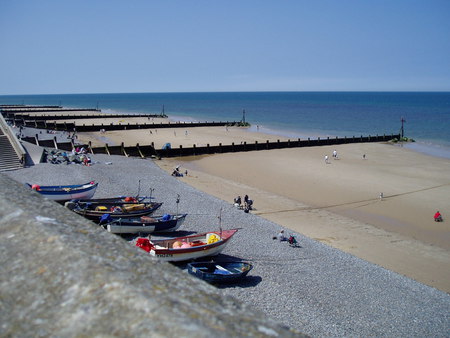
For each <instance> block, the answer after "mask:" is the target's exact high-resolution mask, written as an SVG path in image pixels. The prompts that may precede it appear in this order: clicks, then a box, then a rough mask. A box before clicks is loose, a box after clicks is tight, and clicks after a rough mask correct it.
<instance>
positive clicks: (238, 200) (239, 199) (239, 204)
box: [234, 196, 242, 209]
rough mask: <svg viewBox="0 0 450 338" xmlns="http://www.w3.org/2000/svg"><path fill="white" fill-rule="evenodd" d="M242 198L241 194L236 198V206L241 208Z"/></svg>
mask: <svg viewBox="0 0 450 338" xmlns="http://www.w3.org/2000/svg"><path fill="white" fill-rule="evenodd" d="M241 204H242V200H241V196H238V197H236V198H235V199H234V206H235V207H236V208H239V209H241V208H242V205H241Z"/></svg>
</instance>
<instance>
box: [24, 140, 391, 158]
mask: <svg viewBox="0 0 450 338" xmlns="http://www.w3.org/2000/svg"><path fill="white" fill-rule="evenodd" d="M399 138H400V134H391V135H386V134H384V135H376V136H371V135H368V136H362V135H361V136H357V137H356V136H353V137H335V138H330V137H327V138H317V139H310V138H308V139H304V140H303V139H297V140H286V141H280V140H277V141H276V142H269V141H266V142H264V143H260V142H257V141H255V142H254V143H247V142H242V143H240V144H235V143H232V144H228V145H223V144H221V143H219V144H218V145H209V144H207V145H206V146H196V145H195V144H194V145H193V146H192V147H183V146H181V145H180V147H179V148H171V147H166V148H164V149H156V148H155V146H154V144H153V143H152V144H150V145H140V144H136V145H135V146H125V144H124V142H122V143H121V144H120V145H118V146H111V145H108V144H105V145H104V146H102V147H92V144H91V142H89V144H75V143H74V142H73V141H70V142H58V141H57V138H56V137H54V138H53V139H46V140H41V139H39V134H36V135H35V137H25V138H22V140H24V141H26V142H30V143H33V144H36V145H39V146H41V147H48V148H56V149H60V150H65V151H71V150H72V149H73V148H74V147H75V146H79V147H85V148H86V149H87V150H88V152H89V153H91V154H108V155H122V156H127V157H129V156H132V157H141V158H147V157H157V158H163V157H182V156H197V155H208V154H222V153H232V152H246V151H259V150H272V149H284V148H300V147H316V146H327V145H339V144H348V143H367V142H388V141H391V140H394V139H399Z"/></svg>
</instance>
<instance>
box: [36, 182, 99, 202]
mask: <svg viewBox="0 0 450 338" xmlns="http://www.w3.org/2000/svg"><path fill="white" fill-rule="evenodd" d="M28 186H29V187H30V188H32V187H33V186H32V185H30V184H28ZM97 186H98V183H93V182H89V183H86V184H80V185H61V186H39V187H38V188H37V189H36V191H37V192H38V193H40V194H41V195H42V196H44V197H46V198H48V199H51V200H54V201H58V202H65V201H70V200H72V199H89V198H92V197H93V196H94V194H95V191H96V189H97Z"/></svg>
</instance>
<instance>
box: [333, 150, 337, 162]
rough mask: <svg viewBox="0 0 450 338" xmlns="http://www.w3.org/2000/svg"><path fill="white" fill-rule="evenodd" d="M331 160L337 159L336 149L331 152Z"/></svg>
mask: <svg viewBox="0 0 450 338" xmlns="http://www.w3.org/2000/svg"><path fill="white" fill-rule="evenodd" d="M333 158H334V159H335V160H336V159H337V151H336V149H335V150H333Z"/></svg>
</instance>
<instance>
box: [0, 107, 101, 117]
mask: <svg viewBox="0 0 450 338" xmlns="http://www.w3.org/2000/svg"><path fill="white" fill-rule="evenodd" d="M0 111H1V112H2V113H3V114H6V116H7V117H9V116H11V115H16V114H23V113H26V114H40V113H47V112H78V111H84V112H99V111H101V110H100V109H96V108H62V107H58V106H56V107H52V106H47V107H45V106H25V107H17V108H16V107H12V108H4V107H1V108H0Z"/></svg>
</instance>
